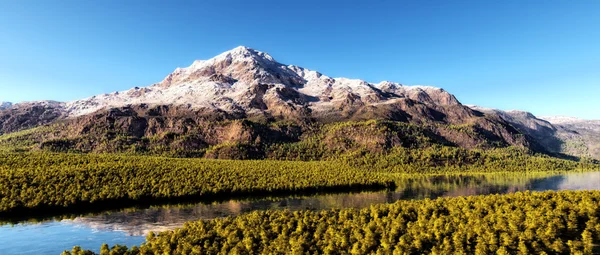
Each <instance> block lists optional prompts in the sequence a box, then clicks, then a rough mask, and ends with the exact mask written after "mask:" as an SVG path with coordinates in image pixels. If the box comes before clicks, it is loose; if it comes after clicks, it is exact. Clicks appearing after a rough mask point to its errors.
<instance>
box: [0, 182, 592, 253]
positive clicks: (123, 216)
mask: <svg viewBox="0 0 600 255" xmlns="http://www.w3.org/2000/svg"><path fill="white" fill-rule="evenodd" d="M525 190H532V191H544V190H600V172H591V173H570V174H561V175H514V174H513V175H480V176H429V177H419V178H414V179H407V180H405V181H403V182H401V185H399V187H398V189H397V190H395V191H380V192H362V193H346V194H329V195H315V196H311V197H284V198H269V199H260V200H251V201H227V202H222V203H214V204H190V205H173V206H162V207H152V208H147V209H125V210H120V211H110V212H104V213H97V214H94V215H84V216H80V217H75V218H74V219H65V220H48V221H42V222H37V223H35V222H21V223H18V224H14V225H3V226H0V242H1V245H0V254H3V255H11V254H60V253H61V252H62V251H64V250H70V249H71V248H72V247H73V246H74V245H81V246H82V247H83V248H84V249H92V250H95V251H96V252H98V251H99V248H100V245H101V244H102V243H109V244H110V245H114V244H125V245H128V246H132V245H139V244H141V243H142V242H143V241H144V239H145V235H146V234H148V233H149V232H150V231H154V232H157V231H163V230H169V229H173V228H176V227H180V226H182V225H183V223H184V222H186V221H191V220H198V219H211V218H215V217H224V216H235V215H238V214H241V213H247V212H251V211H254V210H267V209H290V210H301V209H310V210H319V209H330V208H362V207H367V206H369V205H371V204H377V203H392V202H394V201H397V200H400V199H423V198H435V197H440V196H468V195H479V194H492V193H511V192H516V191H525Z"/></svg>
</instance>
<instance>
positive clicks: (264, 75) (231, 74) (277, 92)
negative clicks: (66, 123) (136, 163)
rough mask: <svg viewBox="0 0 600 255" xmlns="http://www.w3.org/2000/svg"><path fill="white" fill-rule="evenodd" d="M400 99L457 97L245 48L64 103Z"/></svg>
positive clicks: (251, 108)
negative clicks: (335, 74)
mask: <svg viewBox="0 0 600 255" xmlns="http://www.w3.org/2000/svg"><path fill="white" fill-rule="evenodd" d="M400 98H410V99H413V100H415V101H419V102H423V103H428V104H438V105H451V104H459V102H458V100H456V98H455V97H454V96H453V95H451V94H449V93H447V92H446V91H444V90H443V89H440V88H434V87H428V86H404V85H401V84H399V83H393V82H381V83H377V84H372V83H368V82H366V81H363V80H357V79H346V78H332V77H328V76H326V75H323V74H321V73H319V72H316V71H312V70H308V69H305V68H302V67H299V66H294V65H284V64H281V63H279V62H277V61H275V59H274V58H273V57H271V56H270V55H269V54H267V53H264V52H260V51H257V50H254V49H250V48H247V47H244V46H240V47H237V48H234V49H232V50H230V51H227V52H224V53H222V54H220V55H218V56H216V57H214V58H211V59H209V60H197V61H194V62H193V63H192V65H190V66H189V67H186V68H177V69H175V71H174V72H173V73H171V74H169V75H168V76H167V77H166V78H165V79H164V80H163V81H161V82H159V83H156V84H153V85H150V86H148V87H141V88H140V87H135V88H132V89H129V90H125V91H120V92H113V93H110V94H103V95H97V96H93V97H90V98H86V99H82V100H77V101H73V102H68V103H66V104H65V108H64V110H65V112H66V114H67V116H70V117H74V116H80V115H84V114H88V113H92V112H95V111H97V110H100V109H103V108H109V107H119V106H124V105H130V104H133V105H135V104H142V103H143V104H156V105H188V106H189V107H191V108H207V109H215V110H221V111H225V112H245V113H249V114H252V113H256V112H262V111H269V112H271V113H282V114H285V113H287V112H289V111H291V109H297V108H308V109H310V110H311V111H312V112H320V111H329V110H332V109H339V108H343V107H347V106H349V105H377V104H387V103H392V102H394V100H397V99H400Z"/></svg>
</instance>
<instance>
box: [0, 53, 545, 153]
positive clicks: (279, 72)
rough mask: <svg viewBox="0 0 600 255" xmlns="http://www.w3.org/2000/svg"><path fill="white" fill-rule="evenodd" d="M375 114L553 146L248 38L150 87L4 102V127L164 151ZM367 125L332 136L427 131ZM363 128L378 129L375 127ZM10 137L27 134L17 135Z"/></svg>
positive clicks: (474, 140)
mask: <svg viewBox="0 0 600 255" xmlns="http://www.w3.org/2000/svg"><path fill="white" fill-rule="evenodd" d="M367 120H382V121H393V122H400V123H406V124H409V125H413V126H414V127H417V128H416V129H418V130H419V131H418V132H420V133H421V135H420V137H421V138H424V137H425V138H428V139H425V140H427V141H429V142H432V143H440V144H448V145H452V146H460V147H464V148H492V147H503V146H509V145H510V146H517V147H524V148H528V149H532V150H535V151H542V152H544V151H545V149H544V148H546V147H548V146H541V145H540V144H538V141H541V140H542V139H535V136H536V135H538V133H536V132H530V133H527V132H523V131H521V132H520V131H519V129H515V127H514V126H513V124H514V123H516V122H515V121H511V120H510V119H508V118H506V117H505V118H503V117H499V116H498V115H497V114H496V115H490V114H483V113H481V112H480V111H478V110H474V109H471V108H469V107H468V106H465V105H462V104H461V103H460V102H459V101H458V100H457V99H456V98H455V97H454V95H452V94H450V93H448V92H447V91H445V90H443V89H440V88H435V87H429V86H405V85H402V84H399V83H394V82H387V81H384V82H380V83H369V82H366V81H363V80H358V79H347V78H332V77H328V76H326V75H323V74H321V73H318V72H316V71H312V70H308V69H305V68H302V67H298V66H294V65H285V64H281V63H279V62H277V61H276V60H275V59H274V58H273V57H271V56H270V55H269V54H267V53H264V52H260V51H256V50H253V49H250V48H247V47H243V46H240V47H237V48H235V49H232V50H230V51H227V52H224V53H222V54H220V55H218V56H216V57H214V58H211V59H209V60H198V61H194V63H192V65H190V66H189V67H186V68H177V69H176V70H175V71H174V72H173V73H171V74H169V75H168V76H167V77H166V78H165V79H163V80H162V81H161V82H158V83H156V84H152V85H150V86H148V87H135V88H132V89H129V90H126V91H119V92H113V93H110V94H103V95H97V96H93V97H90V98H85V99H81V100H76V101H72V102H66V103H62V102H52V101H43V102H31V103H21V104H15V105H12V106H10V105H8V106H7V107H6V108H5V109H2V110H0V133H11V132H15V131H19V130H24V129H28V128H31V127H36V126H40V125H46V128H42V129H37V131H35V132H33V133H32V132H28V133H27V134H28V137H29V138H27V139H33V140H35V144H37V146H34V147H35V148H38V149H39V148H42V149H43V148H49V149H51V150H65V149H67V150H70V149H75V150H78V151H84V152H86V151H115V150H129V149H131V148H133V147H135V148H137V149H140V148H141V150H148V149H149V148H155V149H156V147H157V146H158V145H159V144H160V145H161V146H163V147H164V148H165V150H169V149H178V150H198V151H204V152H206V150H208V149H209V148H213V147H215V146H224V144H227V146H230V147H231V146H232V144H234V145H235V146H238V145H243V146H250V147H251V148H254V149H257V148H264V146H271V145H273V144H279V143H298V142H302V141H305V140H306V139H309V138H310V137H312V138H314V137H319V139H325V138H326V136H327V134H329V133H327V132H329V131H327V130H330V129H331V128H332V127H335V124H334V123H342V122H343V123H347V122H353V123H363V121H367ZM363 124H364V123H363ZM363 124H360V125H358V126H356V125H354V124H348V125H341V127H342V128H341V129H342V130H338V131H336V132H337V133H336V132H334V133H335V134H336V135H337V136H338V137H331V139H329V140H327V141H328V143H327V144H325V145H326V146H330V147H336V148H338V147H339V148H341V147H356V148H358V147H360V148H376V147H377V148H380V147H381V148H390V147H393V146H396V145H401V144H404V145H406V144H405V143H403V142H402V139H409V138H408V137H409V136H410V137H411V138H410V139H413V140H414V141H415V143H419V142H417V141H421V140H423V139H417V138H415V137H416V136H414V135H408V134H399V133H398V132H400V133H401V132H407V131H408V130H410V131H411V132H412V131H414V130H416V129H415V128H405V127H397V126H394V125H392V126H390V125H389V124H386V123H385V122H384V123H383V124H382V122H369V124H368V125H367V126H364V125H363ZM524 124H526V125H529V124H531V125H540V127H542V126H544V125H545V124H544V123H541V122H540V123H537V124H536V123H524ZM48 125H49V126H48ZM327 125H330V126H327ZM361 125H363V126H361ZM359 127H362V128H366V129H367V130H368V129H373V128H375V129H376V130H375V131H377V132H374V133H372V134H367V133H364V132H360V131H361V130H358V129H359ZM545 128H549V130H550V131H551V127H545ZM379 129H381V130H379ZM386 130H388V131H386ZM323 136H325V137H323ZM15 137H16V138H15ZM11 139H13V142H14V140H15V139H17V140H19V141H22V140H24V139H26V138H25V137H23V136H22V137H19V136H18V134H17V135H15V134H13V135H12V136H11ZM117 140H118V141H119V142H115V141H117ZM1 141H4V142H6V141H7V139H4V140H2V139H0V142H1ZM173 143H175V144H173ZM370 143H376V144H377V146H374V145H372V144H370ZM9 144H10V143H9ZM27 144H30V145H31V144H33V143H32V142H28V143H27ZM235 146H234V147H235ZM243 146H242V147H243ZM373 146H374V147H373ZM32 148H33V147H32ZM137 149H136V150H137ZM238 149H239V148H238Z"/></svg>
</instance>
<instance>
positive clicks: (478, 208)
mask: <svg viewBox="0 0 600 255" xmlns="http://www.w3.org/2000/svg"><path fill="white" fill-rule="evenodd" d="M599 218H600V191H561V192H542V193H532V192H524V193H515V194H510V195H487V196H471V197H457V198H440V199H436V200H428V199H426V200H413V201H398V202H396V203H394V204H381V205H373V206H371V207H370V208H366V209H362V210H355V209H342V210H328V211H316V212H315V211H296V212H291V211H287V210H286V211H255V212H252V213H250V214H245V215H242V216H238V217H234V218H231V217H228V218H220V219H213V220H203V221H196V222H189V223H187V224H186V225H185V226H184V227H183V228H180V229H177V230H174V231H167V232H162V233H159V234H158V235H155V234H150V235H149V236H148V237H147V240H146V242H145V243H144V244H142V245H141V246H140V247H134V248H133V249H130V250H128V249H126V248H125V247H123V246H115V247H113V249H112V253H110V254H592V253H593V252H594V247H595V245H597V243H598V241H600V220H599ZM85 252H87V253H85ZM109 252H111V250H110V249H109V247H108V246H107V245H103V247H102V250H101V254H109ZM64 254H91V252H90V251H81V249H80V248H79V247H75V248H74V249H73V251H71V252H65V253H64Z"/></svg>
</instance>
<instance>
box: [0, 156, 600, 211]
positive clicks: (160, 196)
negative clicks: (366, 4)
mask: <svg viewBox="0 0 600 255" xmlns="http://www.w3.org/2000/svg"><path fill="white" fill-rule="evenodd" d="M584 170H598V165H597V164H593V163H589V162H588V163H578V162H574V161H567V160H559V159H554V158H548V157H536V156H530V155H527V154H523V153H521V154H519V153H518V150H517V151H511V149H503V150H497V151H485V152H484V151H481V152H476V151H467V150H464V149H459V148H449V147H444V148H436V149H429V150H403V151H396V152H395V153H390V154H385V155H384V154H368V153H363V154H360V155H355V154H347V155H345V156H341V157H339V158H337V159H332V160H328V161H311V162H303V161H277V160H245V161H244V160H211V159H177V158H165V157H154V156H132V155H117V154H69V153H43V152H34V153H0V215H4V216H7V217H10V216H11V215H19V214H24V213H27V214H32V215H35V214H38V213H49V212H52V211H68V210H70V209H77V208H79V209H80V208H87V206H92V207H93V206H102V205H106V204H111V205H112V206H115V205H119V204H122V206H123V207H125V206H128V205H131V204H135V203H138V202H144V203H157V202H161V201H166V200H170V201H176V200H178V199H190V198H191V199H204V200H211V199H215V198H227V197H232V196H240V195H265V194H275V193H282V192H283V193H286V192H287V193H298V192H307V191H312V192H314V191H327V190H331V191H333V190H335V191H344V190H352V189H367V188H369V189H373V188H380V189H381V188H391V187H395V186H396V181H398V180H399V178H400V177H401V176H402V174H405V173H420V174H439V173H483V172H519V173H523V172H540V171H584Z"/></svg>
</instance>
